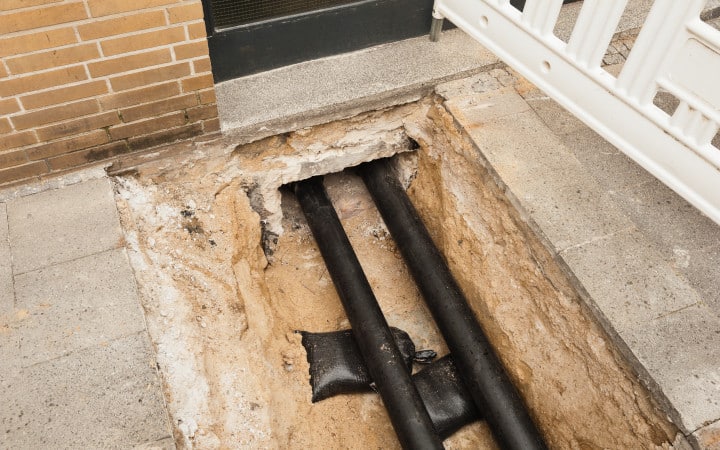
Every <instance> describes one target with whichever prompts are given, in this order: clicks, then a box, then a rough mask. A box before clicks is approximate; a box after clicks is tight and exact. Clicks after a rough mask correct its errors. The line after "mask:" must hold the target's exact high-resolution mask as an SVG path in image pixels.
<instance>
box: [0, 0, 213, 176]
mask: <svg viewBox="0 0 720 450" xmlns="http://www.w3.org/2000/svg"><path fill="white" fill-rule="evenodd" d="M215 101H216V97H215V91H214V87H213V79H212V74H211V66H210V59H209V56H208V47H207V39H206V36H205V25H204V23H203V10H202V4H201V2H200V0H0V185H3V184H7V183H13V182H17V181H20V180H24V179H33V178H38V177H41V176H44V175H47V174H52V173H55V172H60V171H66V170H69V169H74V168H78V167H82V166H85V165H88V164H92V163H95V162H97V161H104V160H109V159H113V158H117V157H119V156H120V155H124V154H127V153H131V152H137V151H141V150H145V149H147V148H150V147H153V146H157V145H162V144H166V143H169V142H173V141H177V140H185V139H191V138H193V137H195V136H198V135H201V134H205V133H211V132H215V131H218V130H219V121H218V118H217V107H216V105H215Z"/></svg>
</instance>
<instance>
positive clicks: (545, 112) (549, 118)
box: [527, 97, 587, 135]
mask: <svg viewBox="0 0 720 450" xmlns="http://www.w3.org/2000/svg"><path fill="white" fill-rule="evenodd" d="M527 102H528V104H529V105H530V106H532V109H533V110H534V111H535V113H536V114H537V115H538V117H540V118H541V119H542V121H543V122H545V125H546V126H547V127H548V128H550V129H551V130H552V131H553V132H554V133H555V134H557V135H564V134H569V133H573V132H577V131H581V130H584V129H586V128H587V126H586V125H585V124H584V123H582V121H580V120H579V119H577V118H576V117H575V116H573V115H572V114H570V113H569V112H567V110H566V109H565V108H563V107H562V106H560V105H559V104H558V103H557V102H556V101H555V100H552V99H551V98H549V97H534V98H528V99H527Z"/></svg>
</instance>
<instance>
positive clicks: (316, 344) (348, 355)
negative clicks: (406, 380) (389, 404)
mask: <svg viewBox="0 0 720 450" xmlns="http://www.w3.org/2000/svg"><path fill="white" fill-rule="evenodd" d="M390 329H391V331H392V333H393V337H394V338H395V343H396V344H397V346H398V349H399V350H400V353H401V354H402V356H403V359H404V360H405V364H406V365H407V367H408V369H410V368H411V367H412V361H413V358H414V357H415V344H413V341H412V339H410V336H408V334H407V333H406V332H404V331H402V330H399V329H397V328H393V327H390ZM299 333H300V334H301V335H302V345H303V347H305V350H306V352H307V361H308V363H309V364H310V385H311V386H312V402H313V403H316V402H319V401H320V400H324V399H326V398H328V397H332V396H334V395H338V394H349V393H352V392H366V391H368V390H369V388H370V384H371V383H372V378H371V377H370V374H369V373H368V370H367V366H365V362H364V361H363V359H362V355H361V353H360V349H359V348H358V345H357V343H356V342H355V338H354V337H353V334H352V330H341V331H331V332H328V333H310V332H307V331H300V332H299Z"/></svg>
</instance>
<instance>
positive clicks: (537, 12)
mask: <svg viewBox="0 0 720 450" xmlns="http://www.w3.org/2000/svg"><path fill="white" fill-rule="evenodd" d="M562 4H563V0H527V2H526V3H525V9H524V10H523V22H525V23H526V24H528V25H529V26H530V28H532V29H533V30H535V31H537V32H538V33H540V34H541V35H543V36H544V35H547V34H549V33H552V31H553V28H554V27H555V22H557V18H558V16H559V15H560V8H562Z"/></svg>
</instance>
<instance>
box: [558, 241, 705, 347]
mask: <svg viewBox="0 0 720 450" xmlns="http://www.w3.org/2000/svg"><path fill="white" fill-rule="evenodd" d="M561 256H562V258H563V259H564V260H565V262H566V263H567V264H568V266H569V267H570V269H571V270H572V272H573V273H574V274H575V275H576V276H577V277H578V279H579V280H581V282H582V284H583V286H584V287H585V289H586V290H587V291H588V293H589V294H590V297H591V298H592V299H593V300H594V301H595V303H596V304H597V306H598V307H599V309H600V310H601V311H602V312H603V313H604V315H605V316H606V317H607V319H609V320H610V323H611V324H612V326H613V328H614V329H615V330H616V331H617V332H618V333H620V335H621V336H622V335H624V333H625V332H629V331H631V330H633V329H637V328H638V327H640V326H643V324H645V323H647V322H650V321H652V320H656V319H658V318H659V317H662V316H665V315H668V314H670V313H673V312H676V311H679V310H681V309H683V308H687V307H689V306H691V305H695V304H698V303H701V298H700V296H699V295H698V294H697V292H696V291H695V290H694V289H693V288H692V287H691V286H690V285H689V284H688V283H687V281H686V280H685V279H684V278H683V277H681V276H679V275H678V274H677V273H676V272H675V271H673V270H672V268H670V267H669V266H668V265H667V264H665V261H664V260H663V258H662V257H661V256H660V255H659V254H658V253H657V252H656V251H655V249H654V248H653V247H652V246H651V245H650V244H649V243H648V242H647V241H646V240H645V238H644V236H643V235H642V234H641V233H640V232H638V231H637V230H630V231H623V232H620V233H617V234H615V235H613V236H609V237H607V238H605V239H600V240H597V241H595V242H591V243H588V244H585V245H583V246H580V247H575V248H572V249H569V250H566V251H564V252H563V253H562V254H561ZM631 348H632V347H631ZM633 349H634V348H633Z"/></svg>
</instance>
